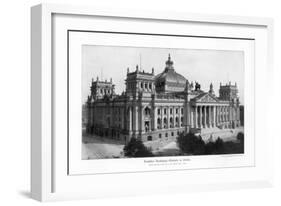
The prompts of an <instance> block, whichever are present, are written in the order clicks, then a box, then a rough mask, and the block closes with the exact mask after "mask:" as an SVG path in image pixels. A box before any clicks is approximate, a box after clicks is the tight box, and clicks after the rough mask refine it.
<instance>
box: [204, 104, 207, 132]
mask: <svg viewBox="0 0 281 206" xmlns="http://www.w3.org/2000/svg"><path fill="white" fill-rule="evenodd" d="M206 127H207V107H206V106H204V128H206Z"/></svg>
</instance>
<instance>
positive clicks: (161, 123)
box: [160, 107, 164, 129]
mask: <svg viewBox="0 0 281 206" xmlns="http://www.w3.org/2000/svg"><path fill="white" fill-rule="evenodd" d="M160 120H161V121H160V128H161V129H163V128H164V125H163V122H164V114H163V107H160Z"/></svg>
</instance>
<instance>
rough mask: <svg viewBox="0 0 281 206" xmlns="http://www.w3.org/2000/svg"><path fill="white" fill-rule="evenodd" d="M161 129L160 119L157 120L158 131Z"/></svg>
mask: <svg viewBox="0 0 281 206" xmlns="http://www.w3.org/2000/svg"><path fill="white" fill-rule="evenodd" d="M160 128H161V119H160V118H158V119H157V129H160Z"/></svg>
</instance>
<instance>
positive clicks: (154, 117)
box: [153, 107, 157, 130]
mask: <svg viewBox="0 0 281 206" xmlns="http://www.w3.org/2000/svg"><path fill="white" fill-rule="evenodd" d="M153 115H154V116H153V119H154V125H153V130H157V107H154V111H153Z"/></svg>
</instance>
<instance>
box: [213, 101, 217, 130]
mask: <svg viewBox="0 0 281 206" xmlns="http://www.w3.org/2000/svg"><path fill="white" fill-rule="evenodd" d="M216 125H217V123H216V106H213V127H215V126H216Z"/></svg>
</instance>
